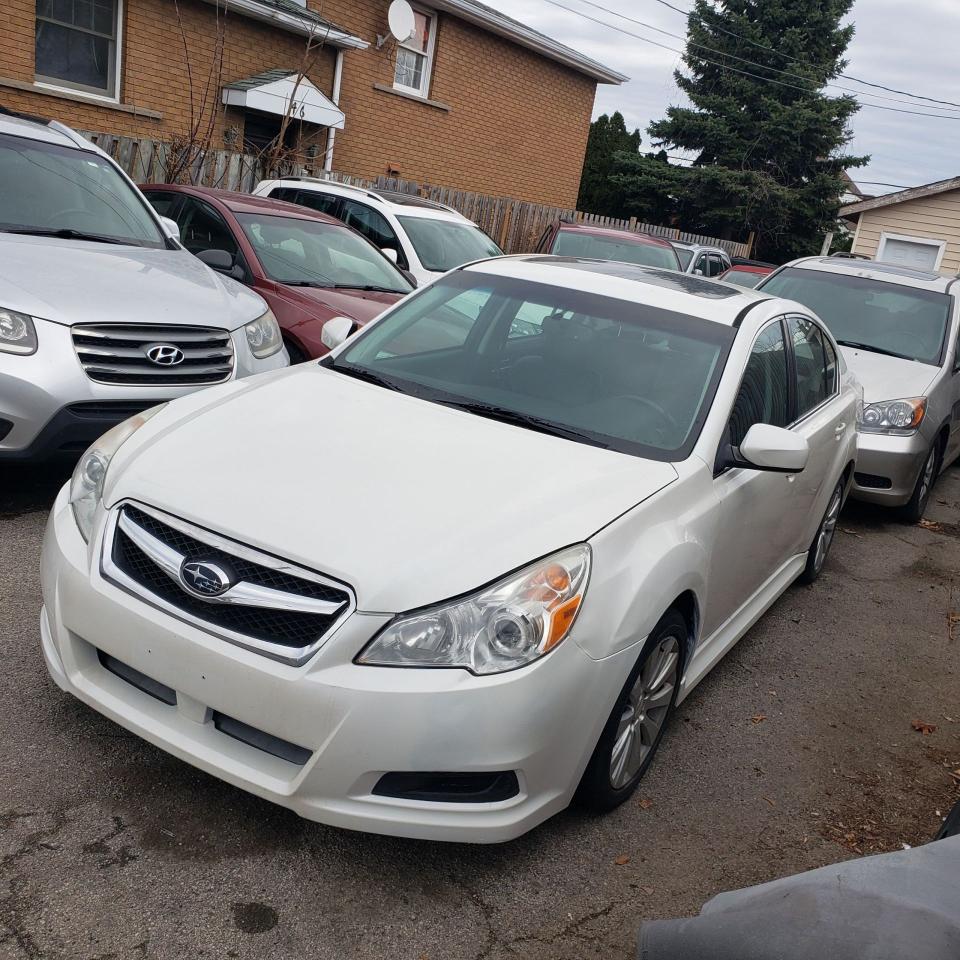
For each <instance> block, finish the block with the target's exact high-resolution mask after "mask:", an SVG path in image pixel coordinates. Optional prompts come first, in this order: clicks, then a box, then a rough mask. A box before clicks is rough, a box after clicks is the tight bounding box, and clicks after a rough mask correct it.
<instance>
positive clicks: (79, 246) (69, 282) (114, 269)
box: [0, 233, 266, 330]
mask: <svg viewBox="0 0 960 960" xmlns="http://www.w3.org/2000/svg"><path fill="white" fill-rule="evenodd" d="M0 307H5V308H7V309H9V310H18V311H20V312H21V313H27V314H29V315H30V316H33V317H38V318H40V319H43V320H52V321H53V322H54V323H62V324H66V325H67V326H72V325H73V324H77V323H118V322H126V323H130V322H136V323H151V324H153V323H155V324H165V325H169V324H193V325H197V324H202V325H206V326H214V327H222V328H224V329H229V330H235V329H236V328H237V327H240V326H242V325H243V324H245V323H249V322H250V321H251V320H253V319H255V318H256V317H258V316H260V314H262V313H263V312H264V310H266V304H265V303H264V301H263V300H262V299H261V298H260V296H259V295H258V294H256V293H253V292H252V291H250V290H248V289H247V288H246V287H244V286H243V285H242V284H240V283H237V282H236V281H234V280H230V279H229V278H227V277H221V276H220V275H219V274H217V273H214V271H213V270H211V269H210V268H209V267H208V266H207V265H206V264H204V263H201V261H199V260H198V259H197V258H196V257H195V256H193V254H191V253H188V252H187V251H186V250H182V249H181V250H167V249H152V248H149V247H133V246H120V245H114V244H106V243H91V242H89V241H85V240H60V239H56V238H49V237H30V236H22V235H19V234H11V233H0Z"/></svg>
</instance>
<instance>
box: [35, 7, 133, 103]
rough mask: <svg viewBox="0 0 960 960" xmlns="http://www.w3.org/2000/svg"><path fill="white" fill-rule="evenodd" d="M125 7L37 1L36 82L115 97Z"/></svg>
mask: <svg viewBox="0 0 960 960" xmlns="http://www.w3.org/2000/svg"><path fill="white" fill-rule="evenodd" d="M121 2H122V0H37V18H36V47H35V51H36V68H35V72H36V78H37V80H38V81H40V82H42V83H49V84H53V85H54V86H58V87H67V88H69V89H71V90H82V91H86V92H87V93H94V94H99V95H100V96H106V97H116V96H117V92H118V82H117V80H118V73H119V71H118V69H117V68H118V53H119V48H120V45H119V32H120V5H121Z"/></svg>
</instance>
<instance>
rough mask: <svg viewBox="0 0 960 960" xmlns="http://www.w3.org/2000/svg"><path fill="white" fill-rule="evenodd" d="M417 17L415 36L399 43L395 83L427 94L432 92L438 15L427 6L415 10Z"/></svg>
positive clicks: (415, 16)
mask: <svg viewBox="0 0 960 960" xmlns="http://www.w3.org/2000/svg"><path fill="white" fill-rule="evenodd" d="M413 17H414V31H413V36H412V37H411V38H410V39H409V40H407V42H406V43H401V44H400V45H399V46H398V47H397V67H396V70H395V72H394V75H393V85H394V87H396V89H397V90H405V91H406V92H407V93H415V94H417V96H420V97H426V96H427V95H428V94H429V92H430V68H431V66H432V63H433V44H434V41H435V39H436V32H437V18H436V16H435V15H434V14H431V13H426V12H425V11H423V10H414V12H413Z"/></svg>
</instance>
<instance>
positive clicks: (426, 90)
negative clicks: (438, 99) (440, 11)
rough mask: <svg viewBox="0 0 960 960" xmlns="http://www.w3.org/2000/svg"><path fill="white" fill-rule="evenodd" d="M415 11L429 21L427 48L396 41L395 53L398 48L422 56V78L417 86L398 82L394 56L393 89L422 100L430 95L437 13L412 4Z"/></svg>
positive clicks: (398, 50)
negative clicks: (420, 48)
mask: <svg viewBox="0 0 960 960" xmlns="http://www.w3.org/2000/svg"><path fill="white" fill-rule="evenodd" d="M413 10H414V12H415V13H419V14H421V15H422V16H424V17H426V18H427V20H428V21H429V27H428V30H427V49H426V51H422V50H417V49H415V48H413V47H410V46H408V45H407V44H405V43H400V42H398V43H397V53H398V54H399V52H400V50H410V51H411V52H412V53H415V54H416V55H417V56H419V57H424V58H425V59H426V63H425V64H424V67H423V74H422V79H421V80H420V86H419V87H408V86H407V85H406V84H405V83H400V82H398V80H397V61H396V58H394V61H393V89H394V90H401V91H402V92H403V93H409V94H411V95H412V96H414V97H420V98H421V99H423V100H426V99H427V98H428V97H429V96H430V80H431V77H432V76H433V51H434V48H435V47H436V43H437V14H436V12H435V11H433V10H427V9H425V8H424V7H418V6H414V8H413Z"/></svg>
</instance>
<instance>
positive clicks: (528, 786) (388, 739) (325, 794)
mask: <svg viewBox="0 0 960 960" xmlns="http://www.w3.org/2000/svg"><path fill="white" fill-rule="evenodd" d="M100 536H102V523H101V524H100V529H99V530H98V532H96V533H95V534H94V537H93V538H92V540H93V542H94V543H95V544H96V543H97V542H98V540H99V537H100ZM95 556H99V546H96V547H95V548H92V549H91V548H88V546H87V544H85V543H84V542H83V540H82V538H81V537H80V534H79V531H78V530H77V527H76V524H75V523H74V520H73V515H72V511H71V509H70V506H69V504H68V503H67V496H66V491H65V490H62V491H61V493H60V495H59V496H58V498H57V501H56V504H55V506H54V508H53V512H52V513H51V516H50V520H49V523H48V527H47V532H46V536H45V540H44V549H43V563H42V582H43V597H44V609H43V612H42V614H41V636H42V644H43V652H44V657H45V659H46V662H47V667H48V669H49V671H50V674H51V676H52V677H53V679H54V680H55V681H56V683H57V684H58V686H60V687H61V688H62V689H63V690H65V691H67V692H69V693H71V694H73V695H74V696H76V697H78V698H79V699H80V700H82V701H83V702H84V703H86V704H88V705H89V706H91V707H93V708H94V709H96V710H98V711H99V712H100V713H102V714H104V715H105V716H107V717H109V718H110V719H112V720H114V721H115V722H117V723H119V724H120V725H121V726H123V727H125V728H126V729H128V730H130V731H132V732H134V733H136V734H138V735H139V736H141V737H143V738H144V739H145V740H148V741H150V742H151V743H153V744H155V745H157V746H159V747H161V748H162V749H164V750H167V751H168V752H170V753H171V754H173V755H174V756H177V757H179V758H180V759H182V760H186V761H187V762H188V763H191V764H193V765H194V766H196V767H199V768H200V769H202V770H205V771H207V772H208V773H211V774H213V775H214V776H217V777H220V778H221V779H223V780H225V781H227V782H229V783H231V784H233V785H235V786H237V787H240V788H241V789H244V790H247V791H249V792H251V793H254V794H256V795H258V796H261V797H264V798H266V799H268V800H272V801H273V802H275V803H278V804H281V805H282V806H285V807H288V808H290V809H291V810H293V811H295V812H296V813H298V814H300V815H301V816H303V817H306V818H308V819H311V820H317V821H320V822H323V823H328V824H331V825H334V826H338V827H345V828H349V829H354V830H365V831H370V832H375V833H384V834H392V835H396V836H406V837H418V838H424V839H433V840H450V841H468V842H488V843H489V842H500V841H505V840H509V839H512V838H514V837H517V836H519V835H520V834H522V833H525V832H526V831H527V830H530V829H531V828H532V827H534V826H536V825H537V824H538V823H540V822H541V821H543V820H545V819H546V818H547V817H549V816H551V815H552V814H554V813H556V812H557V811H559V810H561V809H563V808H564V807H566V806H567V805H568V803H569V802H570V799H571V798H572V795H573V792H574V790H575V788H576V786H577V783H578V782H579V779H580V776H581V774H582V772H583V769H584V768H585V766H586V764H587V761H588V760H589V757H590V754H591V752H592V750H593V747H594V744H595V743H596V741H597V739H598V738H599V735H600V731H601V729H602V726H603V724H604V722H605V720H606V717H607V715H608V713H609V710H610V707H611V705H612V704H613V702H614V700H615V699H616V696H617V694H618V693H619V691H620V688H621V686H622V684H623V681H624V678H625V677H626V674H627V673H628V672H629V669H630V666H631V665H632V663H633V660H634V658H635V657H636V655H637V651H636V649H635V648H633V647H631V648H629V649H627V650H625V651H623V652H622V653H620V654H617V655H615V656H613V657H609V658H607V659H604V660H599V661H598V660H593V659H591V658H590V657H588V656H587V655H586V654H585V653H584V652H583V651H582V649H581V648H580V646H579V645H578V644H577V643H575V642H573V638H568V639H567V640H566V641H565V642H564V643H563V644H561V645H560V647H559V648H558V649H557V650H556V651H554V652H553V653H551V654H550V655H549V656H547V657H544V658H543V659H542V660H540V661H538V662H536V663H535V664H532V665H531V666H529V667H526V668H524V669H521V670H516V671H513V672H511V673H506V674H500V675H498V676H493V677H474V676H472V675H471V674H469V673H468V672H467V671H465V670H444V669H439V670H429V669H423V670H415V669H414V670H411V669H390V668H384V667H366V666H364V667H361V666H357V665H355V664H354V663H353V662H352V660H353V657H354V656H355V655H356V653H357V652H358V651H359V650H360V649H361V648H362V647H363V646H364V644H365V643H366V642H367V641H368V640H369V639H370V637H371V636H373V635H374V634H375V633H376V632H377V631H378V630H379V629H380V628H381V627H382V625H383V624H385V623H386V622H387V621H388V620H389V615H388V614H364V613H355V614H353V616H351V617H350V618H348V619H347V620H346V621H344V623H343V624H342V625H341V626H340V627H339V629H338V630H337V631H336V633H335V634H334V635H333V636H331V637H330V638H329V639H328V640H327V641H326V643H325V644H324V646H323V647H321V648H320V650H319V651H318V653H317V654H316V655H315V656H314V657H313V658H312V659H311V660H309V661H308V662H307V663H306V664H304V665H302V666H299V667H294V666H290V665H287V664H283V663H279V662H276V661H273V660H269V659H267V658H266V657H263V656H260V655H258V654H256V653H252V652H250V651H247V650H244V649H241V648H240V647H237V646H234V645H232V644H229V643H226V642H225V641H222V640H219V639H217V638H216V637H213V636H211V635H210V634H208V633H206V632H205V631H203V630H201V629H198V628H196V627H193V626H191V625H189V624H186V623H183V622H181V621H179V620H177V619H175V618H174V617H172V616H170V615H169V614H166V613H164V612H162V611H160V610H156V609H154V608H153V607H151V606H149V605H148V604H146V603H144V602H143V601H142V600H140V599H138V598H137V597H135V596H131V595H130V594H128V593H126V592H124V591H122V590H120V589H119V588H117V587H115V586H113V585H112V584H110V583H108V582H106V581H105V580H103V578H102V577H101V576H100V573H99V569H98V565H97V563H96V562H95V561H94V562H91V559H90V558H91V557H95ZM98 651H101V652H102V653H104V654H107V655H109V656H111V657H115V658H116V659H117V660H120V661H122V662H123V663H124V664H126V665H127V666H129V667H132V668H133V669H134V670H136V671H139V672H140V673H141V674H143V675H145V676H146V677H149V678H151V680H153V681H156V682H159V683H161V684H164V685H165V686H166V687H169V688H172V690H174V691H176V703H175V705H168V704H167V703H164V702H161V701H160V700H158V699H155V698H154V697H152V696H150V695H149V694H147V693H145V692H143V690H141V689H138V688H137V687H136V686H133V685H131V683H129V682H127V681H126V680H123V679H121V678H120V677H119V676H117V675H116V674H115V673H113V672H111V671H109V670H108V669H106V668H105V667H104V666H103V665H102V664H101V660H100V658H99V657H98ZM217 713H220V714H223V715H226V716H228V717H230V718H233V719H235V720H238V721H240V722H241V723H243V724H246V725H249V726H251V727H253V728H255V729H257V730H259V731H263V732H265V733H266V734H268V735H270V736H272V737H276V738H280V739H282V740H284V741H286V742H288V743H290V744H296V745H299V746H302V747H304V748H306V750H307V751H309V759H308V760H307V761H306V763H304V764H303V765H297V764H295V763H293V762H289V761H287V760H284V759H280V758H279V757H277V756H274V755H271V754H270V753H267V752H264V751H263V750H261V749H257V748H256V747H253V746H251V745H249V744H248V743H244V742H241V741H239V740H237V739H235V738H233V737H231V736H229V735H227V734H226V733H224V732H221V730H218V729H217V725H216V723H215V722H214V718H215V716H216V714H217ZM395 771H400V772H434V771H444V772H461V773H468V772H478V773H479V772H492V771H513V772H515V774H516V776H517V780H518V782H519V786H520V789H519V793H518V794H516V795H515V796H513V797H511V798H509V799H506V800H499V801H495V802H483V803H463V802H434V801H422V800H410V799H399V798H393V797H385V796H380V795H376V794H374V793H373V789H374V787H375V785H376V784H377V782H378V781H379V779H380V777H381V776H382V775H383V774H384V773H387V772H395Z"/></svg>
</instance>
